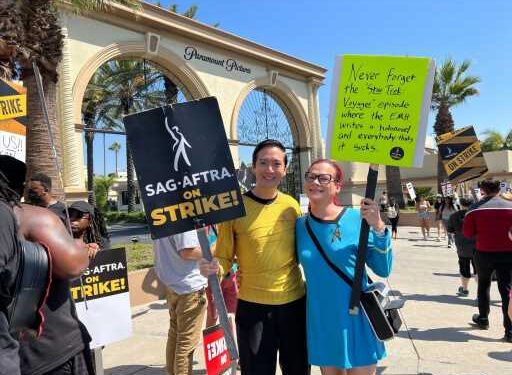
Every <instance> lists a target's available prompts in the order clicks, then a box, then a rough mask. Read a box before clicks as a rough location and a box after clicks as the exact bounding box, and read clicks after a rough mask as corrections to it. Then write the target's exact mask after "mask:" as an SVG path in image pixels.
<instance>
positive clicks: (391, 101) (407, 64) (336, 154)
mask: <svg viewBox="0 0 512 375" xmlns="http://www.w3.org/2000/svg"><path fill="white" fill-rule="evenodd" d="M434 71H435V69H434V62H433V60H431V59H429V58H419V57H396V56H365V55H345V56H343V57H338V58H337V59H336V66H335V69H334V80H333V85H332V89H331V90H332V91H331V106H330V111H329V130H328V132H327V134H328V137H327V154H328V155H330V157H331V158H333V159H336V160H346V161H358V162H367V163H374V164H384V165H394V166H400V167H421V165H422V164H423V156H424V154H425V151H424V150H425V138H426V131H427V119H428V113H429V111H430V99H431V96H432V85H433V81H434Z"/></svg>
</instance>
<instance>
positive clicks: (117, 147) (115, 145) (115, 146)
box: [108, 142, 121, 177]
mask: <svg viewBox="0 0 512 375" xmlns="http://www.w3.org/2000/svg"><path fill="white" fill-rule="evenodd" d="M108 149H109V150H110V151H114V152H115V155H116V177H117V154H118V152H119V150H120V149H121V144H120V143H118V142H114V143H112V144H111V145H110V147H109V148H108Z"/></svg>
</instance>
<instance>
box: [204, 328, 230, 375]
mask: <svg viewBox="0 0 512 375" xmlns="http://www.w3.org/2000/svg"><path fill="white" fill-rule="evenodd" d="M203 348H204V358H205V362H206V373H207V374H208V375H222V374H228V373H230V372H231V371H230V366H231V360H230V359H229V352H228V348H227V346H226V339H225V338H224V330H223V329H222V327H221V326H220V325H215V326H212V327H209V328H207V329H205V330H204V331H203Z"/></svg>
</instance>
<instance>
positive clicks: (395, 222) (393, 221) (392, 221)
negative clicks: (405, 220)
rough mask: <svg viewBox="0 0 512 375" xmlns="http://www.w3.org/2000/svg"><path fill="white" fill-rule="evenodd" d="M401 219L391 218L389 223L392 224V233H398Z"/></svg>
mask: <svg viewBox="0 0 512 375" xmlns="http://www.w3.org/2000/svg"><path fill="white" fill-rule="evenodd" d="M399 219H400V217H399V216H397V217H393V218H389V222H390V223H391V233H397V231H398V230H397V226H398V220H399Z"/></svg>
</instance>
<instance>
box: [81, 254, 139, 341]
mask: <svg viewBox="0 0 512 375" xmlns="http://www.w3.org/2000/svg"><path fill="white" fill-rule="evenodd" d="M81 279H82V281H81V282H80V278H78V279H75V280H73V281H72V282H71V297H72V298H73V300H74V301H75V304H76V311H77V314H78V318H79V319H80V321H81V322H82V323H84V324H85V326H86V327H87V330H88V331H89V333H90V335H91V337H92V341H91V348H97V347H101V346H103V345H107V344H110V343H112V342H116V341H119V340H122V339H125V338H127V337H129V336H130V335H131V334H132V319H131V309H130V295H129V293H128V267H127V264H126V251H125V249H114V250H102V251H98V253H97V254H96V257H95V258H94V259H93V260H91V262H90V263H89V268H88V269H87V270H86V271H85V272H84V274H83V275H82V276H81Z"/></svg>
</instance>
